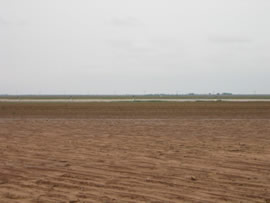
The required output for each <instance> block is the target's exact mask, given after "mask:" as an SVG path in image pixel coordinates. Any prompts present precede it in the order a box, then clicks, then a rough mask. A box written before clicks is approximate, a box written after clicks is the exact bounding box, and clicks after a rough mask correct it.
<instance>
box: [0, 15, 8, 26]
mask: <svg viewBox="0 0 270 203" xmlns="http://www.w3.org/2000/svg"><path fill="white" fill-rule="evenodd" d="M6 24H8V23H7V21H6V20H5V19H4V18H3V17H1V16H0V25H6Z"/></svg>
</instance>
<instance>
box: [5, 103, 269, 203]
mask: <svg viewBox="0 0 270 203" xmlns="http://www.w3.org/2000/svg"><path fill="white" fill-rule="evenodd" d="M226 201H227V202H270V103H222V102H220V103H219V102H216V103H208V102H207V103H205V102H202V103H167V102H163V103H88V104H87V103H82V104H77V103H62V104H61V103H55V104H51V103H50V104H46V103H42V104H35V103H33V104H27V103H24V104H18V103H12V104H11V103H0V202H1V203H2V202H3V203H4V202H23V203H24V202H44V203H45V202H46V203H47V202H226Z"/></svg>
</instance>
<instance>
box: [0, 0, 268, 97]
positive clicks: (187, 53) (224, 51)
mask: <svg viewBox="0 0 270 203" xmlns="http://www.w3.org/2000/svg"><path fill="white" fill-rule="evenodd" d="M269 10H270V1H269V0H136V1H135V0H113V1H112V0H24V1H21V0H0V94H150V93H168V94H175V93H178V94H185V93H191V92H194V93H218V92H232V93H235V94H237V93H241V94H253V93H257V94H270V38H269V36H270V20H269V19H270V12H269Z"/></svg>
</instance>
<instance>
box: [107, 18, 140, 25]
mask: <svg viewBox="0 0 270 203" xmlns="http://www.w3.org/2000/svg"><path fill="white" fill-rule="evenodd" d="M109 24H111V25H113V26H119V27H133V26H138V25H142V24H143V23H142V22H141V21H140V20H138V19H137V18H134V17H131V16H129V17H126V18H113V19H111V20H110V21H109Z"/></svg>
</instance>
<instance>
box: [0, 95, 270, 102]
mask: <svg viewBox="0 0 270 203" xmlns="http://www.w3.org/2000/svg"><path fill="white" fill-rule="evenodd" d="M71 99H72V100H89V101H91V100H134V99H135V100H152V99H153V100H160V99H161V100H200V99H202V100H217V99H225V100H226V99H229V100H231V99H233V100H234V99H240V100H249V99H252V100H264V99H265V100H266V99H267V100H270V95H269V94H250V95H241V94H239V95H237V94H234V95H223V94H220V95H217V94H212V95H209V94H201V95H200V94H194V95H163V94H160V95H158V94H153V95H0V101H1V100H11V101H12V100H15V101H16V100H21V101H24V100H26V101H27V100H36V101H37V100H71Z"/></svg>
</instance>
